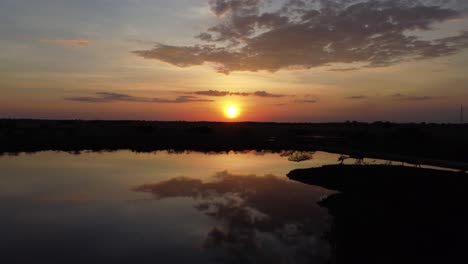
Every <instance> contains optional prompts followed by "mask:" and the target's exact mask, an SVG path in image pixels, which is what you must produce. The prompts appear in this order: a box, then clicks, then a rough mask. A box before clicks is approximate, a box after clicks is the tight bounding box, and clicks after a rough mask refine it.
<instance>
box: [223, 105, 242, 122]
mask: <svg viewBox="0 0 468 264" xmlns="http://www.w3.org/2000/svg"><path fill="white" fill-rule="evenodd" d="M239 114H240V111H239V108H238V107H237V106H235V105H229V106H227V107H226V108H224V115H225V116H226V117H227V118H229V119H235V118H237V117H239Z"/></svg>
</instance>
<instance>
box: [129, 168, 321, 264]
mask: <svg viewBox="0 0 468 264" xmlns="http://www.w3.org/2000/svg"><path fill="white" fill-rule="evenodd" d="M136 190H137V191H142V192H151V193H152V194H154V195H155V196H156V198H157V199H165V198H175V197H190V198H192V199H193V200H194V201H196V205H195V208H196V209H197V210H199V211H201V212H204V213H205V214H206V215H208V216H210V217H212V218H214V219H216V220H217V222H218V223H217V226H215V227H213V228H212V229H211V230H210V231H209V232H208V235H207V238H206V240H205V242H204V248H205V249H209V250H210V251H211V252H213V253H214V254H215V255H216V256H217V258H220V259H221V260H223V261H225V262H228V263H309V262H311V261H317V262H319V263H320V262H325V261H326V258H327V256H328V251H329V249H328V245H327V243H326V242H325V241H322V240H321V239H322V238H323V233H324V231H326V230H327V229H328V226H327V223H326V212H325V211H323V210H322V209H320V208H319V206H318V205H317V203H316V202H317V201H318V200H319V199H320V197H321V196H322V195H323V194H324V193H325V192H326V191H324V190H323V189H319V188H316V187H312V186H306V185H303V184H300V183H296V182H292V181H288V180H286V179H282V178H278V177H276V176H273V175H266V176H262V177H260V176H256V175H233V174H231V173H229V172H227V171H223V172H219V173H217V174H216V175H215V176H214V177H213V179H212V181H208V182H204V181H202V180H199V179H191V178H185V177H179V178H174V179H170V180H167V181H163V182H159V183H155V184H146V185H143V186H140V187H138V188H136Z"/></svg>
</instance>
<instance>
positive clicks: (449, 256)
mask: <svg viewBox="0 0 468 264" xmlns="http://www.w3.org/2000/svg"><path fill="white" fill-rule="evenodd" d="M288 177H289V178H290V179H293V180H298V181H300V182H303V183H307V184H311V185H316V186H321V187H325V188H327V189H330V190H336V191H338V193H337V194H333V195H331V196H329V197H327V198H325V199H323V200H322V201H320V205H321V206H323V207H325V208H327V209H328V210H329V213H330V214H331V215H332V216H333V220H332V226H331V231H330V233H329V234H328V235H327V239H328V240H329V241H330V243H331V246H332V248H333V252H332V256H333V258H332V261H331V263H337V264H338V263H467V261H468V255H467V254H466V245H468V205H467V203H466V201H468V199H467V198H468V193H467V192H466V190H467V189H468V188H467V187H468V178H467V174H466V173H456V172H447V171H438V170H431V169H419V168H414V167H403V166H386V165H331V166H324V167H319V168H311V169H303V170H294V171H291V172H290V173H289V174H288Z"/></svg>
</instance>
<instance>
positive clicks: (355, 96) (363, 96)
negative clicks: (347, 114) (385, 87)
mask: <svg viewBox="0 0 468 264" xmlns="http://www.w3.org/2000/svg"><path fill="white" fill-rule="evenodd" d="M366 98H367V96H365V95H354V96H348V97H345V99H349V100H361V99H366Z"/></svg>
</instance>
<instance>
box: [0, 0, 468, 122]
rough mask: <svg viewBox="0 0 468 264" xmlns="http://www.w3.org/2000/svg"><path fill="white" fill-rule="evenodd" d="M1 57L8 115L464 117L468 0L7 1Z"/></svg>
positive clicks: (0, 94) (0, 8)
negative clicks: (228, 111)
mask: <svg viewBox="0 0 468 264" xmlns="http://www.w3.org/2000/svg"><path fill="white" fill-rule="evenodd" d="M0 62H1V63H0V118H44V119H62V118H63V119H145V120H187V121H196V120H206V121H227V120H228V118H227V116H226V114H225V112H226V108H227V107H233V106H234V107H237V110H238V111H239V112H238V113H236V116H235V117H237V118H236V119H235V120H236V121H277V122H329V121H346V120H357V121H376V120H385V121H394V122H457V121H458V115H459V111H460V105H461V104H465V108H468V1H467V0H171V1H168V0H79V1H72V0H1V1H0ZM231 110H232V111H234V109H232V108H231V109H230V111H231ZM233 117H234V116H233Z"/></svg>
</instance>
